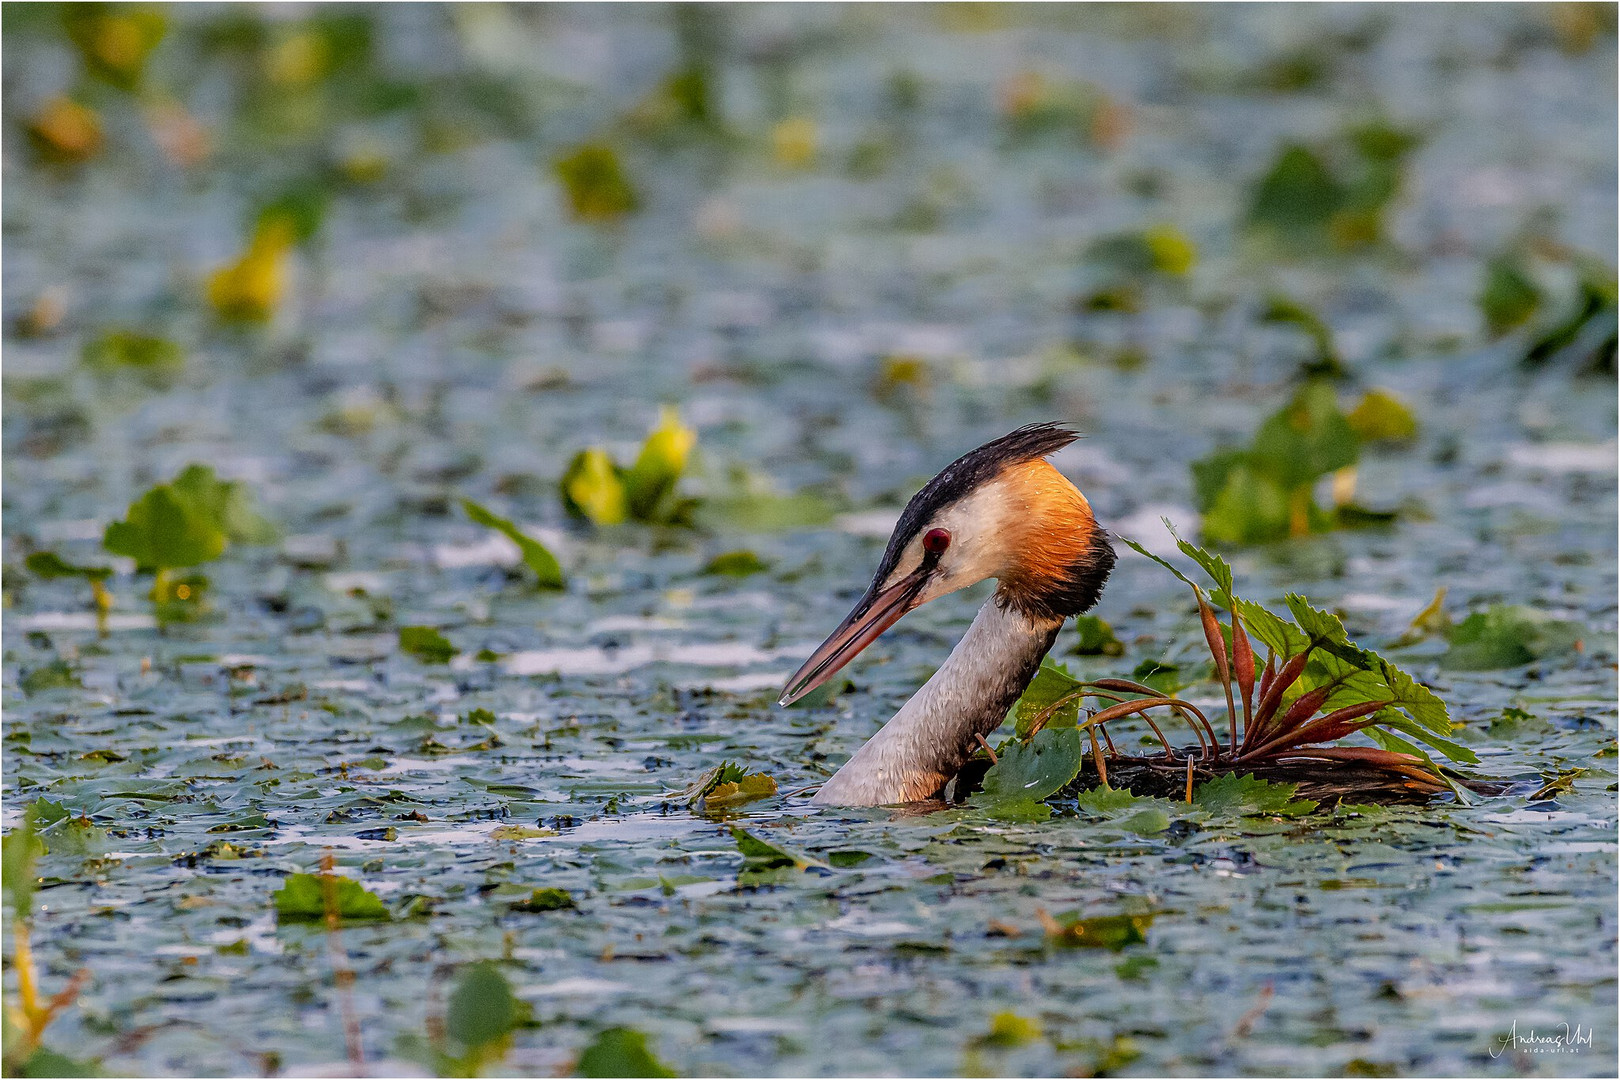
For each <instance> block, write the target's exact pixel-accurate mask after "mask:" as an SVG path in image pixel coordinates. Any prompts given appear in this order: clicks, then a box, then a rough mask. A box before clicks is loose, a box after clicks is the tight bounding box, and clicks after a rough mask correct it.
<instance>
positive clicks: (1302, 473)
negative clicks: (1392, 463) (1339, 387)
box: [1250, 379, 1360, 489]
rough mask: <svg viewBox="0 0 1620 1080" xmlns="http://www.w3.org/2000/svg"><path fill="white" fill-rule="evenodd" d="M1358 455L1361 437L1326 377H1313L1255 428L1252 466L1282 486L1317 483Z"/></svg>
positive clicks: (1353, 462) (1251, 457) (1292, 486)
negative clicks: (1341, 409)
mask: <svg viewBox="0 0 1620 1080" xmlns="http://www.w3.org/2000/svg"><path fill="white" fill-rule="evenodd" d="M1359 455H1360V440H1358V439H1357V438H1356V433H1355V430H1354V429H1352V428H1351V427H1350V421H1349V420H1348V419H1347V418H1346V417H1345V415H1344V413H1343V412H1342V411H1340V409H1339V397H1338V393H1337V392H1336V391H1335V390H1334V389H1333V386H1332V384H1331V383H1329V382H1328V381H1327V380H1325V379H1313V380H1311V381H1310V382H1309V383H1307V384H1306V385H1304V386H1303V387H1301V388H1300V389H1299V391H1298V392H1297V393H1295V395H1294V397H1293V399H1292V400H1291V401H1289V403H1288V404H1287V405H1285V406H1284V407H1283V408H1282V409H1281V410H1280V411H1278V412H1276V413H1274V414H1272V415H1271V416H1269V417H1267V418H1266V420H1265V422H1264V423H1262V424H1261V425H1260V429H1259V430H1258V431H1257V432H1255V436H1254V443H1253V445H1252V447H1251V449H1250V461H1251V464H1252V465H1253V467H1255V468H1257V469H1260V470H1262V471H1263V472H1264V473H1265V474H1266V475H1268V476H1270V477H1272V478H1273V479H1275V480H1276V481H1277V482H1278V483H1280V484H1281V485H1282V486H1283V487H1284V488H1285V489H1291V488H1295V487H1298V486H1300V485H1303V484H1312V483H1315V482H1316V480H1317V479H1319V478H1320V477H1323V476H1326V475H1327V474H1328V473H1330V472H1335V471H1337V470H1339V469H1342V468H1344V467H1345V466H1347V465H1354V464H1355V463H1356V459H1357V457H1358V456H1359Z"/></svg>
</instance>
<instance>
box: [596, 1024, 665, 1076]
mask: <svg viewBox="0 0 1620 1080" xmlns="http://www.w3.org/2000/svg"><path fill="white" fill-rule="evenodd" d="M577 1072H578V1073H579V1075H580V1076H601V1077H658V1076H674V1075H676V1073H675V1070H674V1069H671V1068H670V1067H669V1066H668V1065H665V1064H664V1063H663V1062H662V1061H659V1060H658V1058H657V1057H656V1056H654V1054H653V1052H652V1051H651V1050H649V1049H648V1048H647V1036H646V1035H643V1034H642V1033H641V1032H639V1031H637V1030H635V1029H634V1028H627V1027H612V1028H608V1029H607V1030H605V1031H602V1032H599V1033H598V1034H597V1036H596V1038H594V1039H592V1040H591V1044H590V1045H589V1046H587V1047H586V1048H585V1052H584V1053H582V1054H581V1055H580V1056H579V1065H578V1068H577Z"/></svg>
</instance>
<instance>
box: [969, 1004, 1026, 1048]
mask: <svg viewBox="0 0 1620 1080" xmlns="http://www.w3.org/2000/svg"><path fill="white" fill-rule="evenodd" d="M1040 1037H1041V1022H1040V1021H1039V1020H1035V1019H1032V1018H1030V1017H1027V1016H1019V1015H1018V1014H1017V1013H1013V1012H998V1013H996V1014H995V1015H993V1016H991V1017H990V1030H989V1031H987V1032H985V1033H984V1034H983V1035H980V1036H978V1037H976V1038H974V1039H973V1040H971V1045H973V1046H976V1047H980V1048H982V1049H991V1050H1006V1049H1010V1048H1011V1047H1014V1046H1023V1045H1024V1044H1025V1043H1031V1042H1034V1041H1035V1040H1036V1039H1039V1038H1040Z"/></svg>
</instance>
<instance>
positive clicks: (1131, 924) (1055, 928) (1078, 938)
mask: <svg viewBox="0 0 1620 1080" xmlns="http://www.w3.org/2000/svg"><path fill="white" fill-rule="evenodd" d="M1154 918H1155V915H1154V914H1153V913H1148V914H1143V915H1092V916H1089V917H1086V916H1082V915H1081V914H1080V913H1079V912H1078V911H1063V912H1059V913H1058V914H1057V915H1055V916H1045V917H1044V918H1043V919H1042V922H1043V923H1044V924H1045V926H1046V940H1047V942H1048V943H1049V944H1051V945H1055V946H1058V947H1059V948H1067V949H1108V950H1111V951H1113V952H1119V951H1121V950H1123V949H1125V948H1127V947H1128V946H1131V945H1142V944H1145V943H1146V942H1147V932H1148V928H1149V927H1151V926H1152V925H1153V920H1154Z"/></svg>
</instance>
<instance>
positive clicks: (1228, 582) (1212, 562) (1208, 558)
mask: <svg viewBox="0 0 1620 1080" xmlns="http://www.w3.org/2000/svg"><path fill="white" fill-rule="evenodd" d="M1164 527H1165V528H1166V529H1168V530H1170V535H1171V537H1173V538H1174V539H1175V541H1176V547H1177V549H1179V550H1180V551H1181V553H1182V554H1183V555H1185V556H1187V558H1189V559H1191V560H1192V561H1193V562H1195V563H1197V564H1198V565H1199V566H1200V567H1202V568H1203V571H1204V573H1206V574H1208V575H1209V576H1210V580H1212V581H1214V582H1215V587H1216V588H1218V589H1223V590H1225V591H1226V592H1228V593H1229V592H1231V591H1232V568H1231V567H1230V566H1228V565H1227V563H1226V560H1225V559H1223V558H1221V557H1220V556H1219V555H1211V554H1210V553H1209V552H1207V551H1205V550H1204V549H1203V548H1201V547H1198V546H1197V545H1195V544H1189V543H1188V542H1187V541H1185V540H1183V539H1182V538H1181V534H1180V533H1178V532H1176V527H1175V526H1174V525H1172V524H1170V519H1169V518H1165V519H1164ZM1184 580H1185V579H1184Z"/></svg>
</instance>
